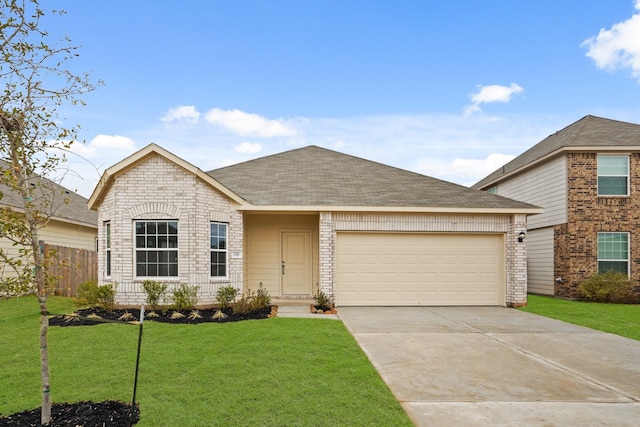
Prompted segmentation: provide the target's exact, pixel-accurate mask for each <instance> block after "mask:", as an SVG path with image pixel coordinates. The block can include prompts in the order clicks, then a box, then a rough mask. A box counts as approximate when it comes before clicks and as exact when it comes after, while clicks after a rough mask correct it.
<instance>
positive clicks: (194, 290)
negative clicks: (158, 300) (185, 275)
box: [173, 283, 199, 311]
mask: <svg viewBox="0 0 640 427" xmlns="http://www.w3.org/2000/svg"><path fill="white" fill-rule="evenodd" d="M198 289H199V287H198V286H190V285H188V284H186V283H180V284H179V285H178V286H177V287H176V288H175V289H174V290H173V308H175V309H176V310H179V311H184V310H193V309H194V308H195V306H196V304H198Z"/></svg>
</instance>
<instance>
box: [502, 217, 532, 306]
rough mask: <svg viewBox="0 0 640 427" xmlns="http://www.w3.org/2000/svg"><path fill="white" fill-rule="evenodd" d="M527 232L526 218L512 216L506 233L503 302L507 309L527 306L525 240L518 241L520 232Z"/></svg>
mask: <svg viewBox="0 0 640 427" xmlns="http://www.w3.org/2000/svg"><path fill="white" fill-rule="evenodd" d="M522 231H524V232H525V233H526V232H527V216H526V215H523V214H520V215H514V216H513V222H512V223H511V225H510V226H509V231H508V233H507V244H506V250H507V257H506V258H507V266H506V267H507V268H506V270H507V271H506V281H507V289H506V295H505V302H506V305H507V307H522V306H524V305H527V239H526V237H525V239H524V241H522V242H519V241H518V235H519V234H520V232H522Z"/></svg>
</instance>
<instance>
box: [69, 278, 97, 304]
mask: <svg viewBox="0 0 640 427" xmlns="http://www.w3.org/2000/svg"><path fill="white" fill-rule="evenodd" d="M73 302H74V303H75V304H76V305H77V306H78V307H93V306H96V305H98V284H97V283H96V282H94V281H93V280H89V281H88V282H84V283H82V284H80V286H78V296H77V297H76V298H74V299H73Z"/></svg>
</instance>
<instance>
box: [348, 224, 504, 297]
mask: <svg viewBox="0 0 640 427" xmlns="http://www.w3.org/2000/svg"><path fill="white" fill-rule="evenodd" d="M336 261H337V262H336V287H337V289H336V304H337V305H342V306H347V305H504V288H505V279H504V237H503V235H502V234H448V233H447V234H445V233H439V234H436V233H357V232H353V233H350V232H341V233H338V235H337V245H336Z"/></svg>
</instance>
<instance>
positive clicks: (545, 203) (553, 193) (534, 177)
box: [497, 155, 567, 244]
mask: <svg viewBox="0 0 640 427" xmlns="http://www.w3.org/2000/svg"><path fill="white" fill-rule="evenodd" d="M566 164H567V162H566V156H564V155H562V156H559V157H557V158H555V159H552V160H550V161H548V162H545V163H544V164H542V165H540V166H538V167H535V168H532V169H530V170H527V171H526V172H524V173H522V174H519V175H516V176H515V177H513V178H510V179H508V180H506V181H504V182H500V183H499V184H498V186H497V188H498V191H497V194H499V195H501V196H504V197H509V198H511V199H515V200H519V201H522V202H527V203H531V204H533V205H536V206H540V207H542V208H544V213H542V214H538V215H532V216H530V217H528V218H527V223H528V227H529V229H530V230H531V229H536V228H541V227H548V226H551V225H556V224H563V223H566V222H567V165H566ZM551 243H552V244H553V242H551Z"/></svg>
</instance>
